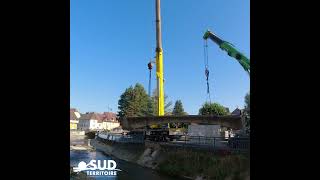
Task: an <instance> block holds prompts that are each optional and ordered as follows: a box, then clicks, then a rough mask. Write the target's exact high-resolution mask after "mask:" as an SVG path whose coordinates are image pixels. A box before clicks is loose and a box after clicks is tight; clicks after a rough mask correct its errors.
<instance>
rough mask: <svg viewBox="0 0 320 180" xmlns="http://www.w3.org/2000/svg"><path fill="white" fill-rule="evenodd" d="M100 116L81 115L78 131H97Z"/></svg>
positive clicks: (94, 114)
mask: <svg viewBox="0 0 320 180" xmlns="http://www.w3.org/2000/svg"><path fill="white" fill-rule="evenodd" d="M100 120H101V119H100V116H99V114H97V113H93V112H91V113H86V114H82V115H81V117H80V118H79V123H78V130H84V131H88V130H97V129H100V128H101V125H100V124H99V121H100Z"/></svg>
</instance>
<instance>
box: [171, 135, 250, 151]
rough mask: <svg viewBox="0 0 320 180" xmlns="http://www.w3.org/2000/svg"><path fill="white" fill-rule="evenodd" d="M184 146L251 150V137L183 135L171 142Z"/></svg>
mask: <svg viewBox="0 0 320 180" xmlns="http://www.w3.org/2000/svg"><path fill="white" fill-rule="evenodd" d="M170 144H174V145H177V146H182V147H193V148H207V149H215V150H216V149H221V150H231V151H249V150H250V138H236V137H233V138H230V139H225V138H224V137H205V136H182V137H181V138H180V139H178V140H176V141H173V142H170Z"/></svg>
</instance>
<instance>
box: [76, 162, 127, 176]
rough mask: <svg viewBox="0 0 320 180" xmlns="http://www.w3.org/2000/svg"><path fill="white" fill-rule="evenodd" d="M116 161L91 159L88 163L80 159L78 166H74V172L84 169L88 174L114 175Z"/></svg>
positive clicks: (115, 172)
mask: <svg viewBox="0 0 320 180" xmlns="http://www.w3.org/2000/svg"><path fill="white" fill-rule="evenodd" d="M116 168H117V163H116V162H115V161H114V160H91V161H90V162H89V163H88V164H87V163H85V162H83V161H81V162H79V164H78V167H74V168H73V171H74V172H81V171H86V173H87V175H88V176H116V175H117V171H121V170H120V169H116Z"/></svg>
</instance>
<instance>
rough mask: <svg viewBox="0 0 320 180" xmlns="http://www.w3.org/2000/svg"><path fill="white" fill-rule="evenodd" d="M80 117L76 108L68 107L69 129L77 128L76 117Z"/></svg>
mask: <svg viewBox="0 0 320 180" xmlns="http://www.w3.org/2000/svg"><path fill="white" fill-rule="evenodd" d="M79 118H80V113H79V112H78V110H77V109H74V108H71V109H70V130H77V128H78V123H79V121H78V119H79Z"/></svg>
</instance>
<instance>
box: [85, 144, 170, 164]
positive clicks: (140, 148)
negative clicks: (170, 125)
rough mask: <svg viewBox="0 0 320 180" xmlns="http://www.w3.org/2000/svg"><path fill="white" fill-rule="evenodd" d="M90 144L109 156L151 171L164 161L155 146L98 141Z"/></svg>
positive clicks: (158, 147)
mask: <svg viewBox="0 0 320 180" xmlns="http://www.w3.org/2000/svg"><path fill="white" fill-rule="evenodd" d="M90 143H91V145H92V146H93V147H95V148H96V149H97V150H99V151H102V152H104V153H106V154H107V155H109V156H114V157H116V158H118V159H121V160H124V161H128V162H132V163H135V164H139V165H141V166H143V167H147V168H151V169H156V168H157V166H158V165H159V163H160V162H162V161H163V160H164V159H165V158H164V157H165V156H164V154H163V151H162V150H161V148H160V146H157V145H150V144H129V143H112V142H102V141H101V140H98V139H92V140H91V142H90Z"/></svg>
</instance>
